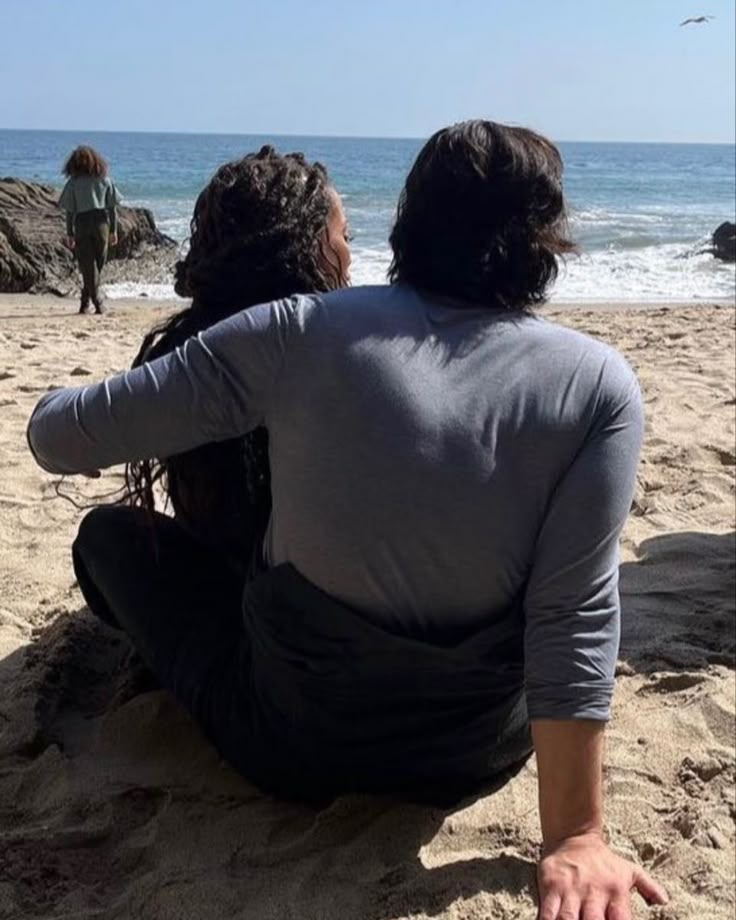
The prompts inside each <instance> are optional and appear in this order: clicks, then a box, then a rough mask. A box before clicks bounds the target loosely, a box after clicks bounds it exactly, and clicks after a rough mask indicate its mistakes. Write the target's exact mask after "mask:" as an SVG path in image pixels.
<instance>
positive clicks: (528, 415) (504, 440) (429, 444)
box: [28, 286, 643, 719]
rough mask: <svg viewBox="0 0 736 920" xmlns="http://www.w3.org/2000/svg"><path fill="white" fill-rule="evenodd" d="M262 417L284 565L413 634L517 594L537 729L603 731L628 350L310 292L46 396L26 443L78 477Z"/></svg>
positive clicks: (488, 619) (506, 321)
mask: <svg viewBox="0 0 736 920" xmlns="http://www.w3.org/2000/svg"><path fill="white" fill-rule="evenodd" d="M258 425H266V426H267V428H268V430H269V436H270V464H271V476H272V491H273V513H272V519H271V525H270V528H269V532H268V535H267V541H266V543H267V545H266V555H267V558H268V559H269V561H270V562H271V563H272V564H278V563H280V562H291V563H292V564H293V565H294V566H295V567H296V568H297V569H298V570H299V571H300V572H301V573H302V574H303V575H304V576H305V577H306V578H308V579H309V580H310V581H311V582H312V583H314V584H315V585H317V586H318V587H319V588H321V589H322V590H323V591H326V592H328V593H329V594H331V595H332V596H334V597H335V598H337V599H338V600H341V601H343V602H345V603H347V604H349V605H351V606H352V607H354V608H355V609H357V610H358V611H360V612H362V613H363V614H364V615H365V616H366V617H368V618H370V619H372V620H374V621H376V622H378V623H380V624H382V625H384V626H386V627H388V628H390V629H392V630H395V631H399V632H401V633H403V634H410V635H414V636H416V637H419V638H421V637H427V638H429V639H431V638H432V637H433V636H438V635H443V634H445V635H446V634H461V633H462V634H465V635H467V633H468V632H469V631H472V630H473V629H476V628H477V629H480V628H484V627H487V626H488V624H489V623H492V622H493V619H494V617H495V616H500V615H501V613H502V612H504V611H507V610H508V609H509V607H510V605H512V604H514V603H515V602H516V601H518V599H519V598H520V597H522V598H523V613H524V618H525V663H524V667H525V683H526V694H527V705H528V709H529V714H530V717H531V718H590V719H605V718H607V717H608V715H609V706H610V698H611V694H612V690H613V671H614V665H615V659H616V653H617V647H618V636H619V598H618V539H619V534H620V531H621V528H622V526H623V524H624V521H625V519H626V516H627V514H628V511H629V507H630V503H631V498H632V494H633V489H634V481H635V474H636V467H637V462H638V455H639V450H640V445H641V439H642V429H643V413H642V403H641V397H640V392H639V388H638V385H637V381H636V378H635V376H634V374H633V372H632V371H631V369H630V368H629V366H628V365H627V364H626V362H625V361H624V360H623V358H622V357H621V356H620V355H619V354H618V353H617V352H616V351H615V350H614V349H612V348H611V347H609V346H607V345H605V344H603V343H601V342H598V341H596V340H594V339H591V338H589V337H587V336H585V335H582V334H580V333H577V332H574V331H572V330H570V329H566V328H564V327H561V326H557V325H555V324H553V323H550V322H547V321H545V320H543V319H540V318H537V317H534V316H530V315H526V314H523V313H514V314H499V313H491V312H488V311H484V310H481V309H467V308H458V307H457V306H454V307H453V306H450V305H448V304H446V303H442V302H438V301H433V300H431V299H428V298H426V297H424V296H422V295H420V294H418V293H417V292H415V291H413V290H411V289H408V288H406V287H403V286H393V287H366V288H353V289H351V290H346V291H341V292H336V293H333V294H329V295H326V296H316V295H315V296H295V297H293V298H290V299H288V300H283V301H279V302H277V303H273V304H267V305H264V306H259V307H254V308H251V309H249V310H246V311H243V312H242V313H239V314H237V315H236V316H234V317H232V318H230V319H227V320H225V321H224V322H221V323H219V324H218V325H216V326H214V327H212V328H210V329H209V330H207V331H206V332H204V333H202V334H200V335H199V336H197V337H196V338H193V339H190V340H189V341H188V342H187V343H186V344H185V345H184V346H183V347H182V348H179V349H177V350H176V352H174V353H172V354H171V355H169V356H166V357H164V358H161V359H158V360H156V361H153V362H151V363H150V364H147V365H144V366H143V367H140V368H136V369H135V370H131V371H128V372H126V373H124V374H120V375H118V376H116V377H112V378H110V379H108V380H106V381H104V382H102V383H100V384H97V385H92V386H87V387H81V388H74V389H64V390H56V391H54V392H51V393H49V394H48V395H46V396H45V397H44V398H43V399H42V400H41V401H40V403H39V404H38V406H37V407H36V410H35V412H34V414H33V416H32V418H31V421H30V423H29V429H28V436H29V443H30V445H31V449H32V450H33V453H34V454H35V456H36V459H37V461H38V462H39V464H40V465H41V466H42V467H44V468H45V469H46V470H49V471H51V472H57V473H75V472H80V471H83V470H88V469H90V468H95V467H107V466H110V465H112V464H116V463H122V462H123V461H129V460H135V459H141V458H144V457H151V456H158V457H166V456H170V455H172V454H176V453H177V452H181V451H184V450H187V449H189V448H192V447H195V446H197V445H199V444H202V443H204V442H207V441H211V440H221V439H225V438H230V437H234V436H237V435H239V434H241V433H243V432H246V431H248V430H251V429H252V428H254V427H256V426H258Z"/></svg>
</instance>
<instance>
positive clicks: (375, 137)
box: [0, 126, 736, 147]
mask: <svg viewBox="0 0 736 920" xmlns="http://www.w3.org/2000/svg"><path fill="white" fill-rule="evenodd" d="M438 130H441V129H438ZM2 131H17V132H24V133H28V134H32V133H34V132H46V133H48V134H84V133H87V134H146V135H148V134H150V135H173V136H179V137H258V138H274V137H284V138H287V137H288V138H297V139H300V140H301V139H303V140H353V141H416V142H422V141H425V140H427V138H428V137H430V136H431V135H427V136H426V137H419V136H413V137H412V136H407V135H399V134H290V133H288V132H285V133H284V132H280V131H272V132H269V133H264V132H262V131H254V132H253V133H248V132H244V131H173V130H165V131H149V130H141V129H135V130H127V129H123V128H7V127H2V126H0V132H2ZM433 133H434V132H433ZM555 143H557V144H661V145H664V146H672V147H677V146H681V147H687V146H705V147H733V146H736V138H734V140H729V141H663V140H656V141H655V140H585V139H583V138H574V139H573V138H559V139H558V138H555Z"/></svg>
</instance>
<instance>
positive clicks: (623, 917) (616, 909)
mask: <svg viewBox="0 0 736 920" xmlns="http://www.w3.org/2000/svg"><path fill="white" fill-rule="evenodd" d="M606 920H631V901H630V899H629V898H628V897H626V898H614V899H613V900H612V901H611V903H610V904H609V905H608V910H607V911H606Z"/></svg>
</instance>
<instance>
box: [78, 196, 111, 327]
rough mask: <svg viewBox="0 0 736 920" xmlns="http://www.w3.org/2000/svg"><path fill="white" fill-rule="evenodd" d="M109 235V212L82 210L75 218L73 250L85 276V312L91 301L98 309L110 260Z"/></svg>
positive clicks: (83, 291) (82, 305) (83, 287)
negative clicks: (107, 264)
mask: <svg viewBox="0 0 736 920" xmlns="http://www.w3.org/2000/svg"><path fill="white" fill-rule="evenodd" d="M109 236H110V225H109V223H108V218H107V211H104V210H95V211H83V212H82V213H81V214H77V215H76V217H75V218H74V251H75V253H76V256H77V262H78V263H79V270H80V272H81V273H82V300H81V307H82V309H83V310H85V309H86V308H87V307H88V306H89V302H90V300H91V301H92V303H93V304H94V305H95V308H97V309H99V308H100V305H101V303H102V299H101V297H100V276H101V273H102V269H103V267H104V265H105V260H106V259H107V242H108V239H109Z"/></svg>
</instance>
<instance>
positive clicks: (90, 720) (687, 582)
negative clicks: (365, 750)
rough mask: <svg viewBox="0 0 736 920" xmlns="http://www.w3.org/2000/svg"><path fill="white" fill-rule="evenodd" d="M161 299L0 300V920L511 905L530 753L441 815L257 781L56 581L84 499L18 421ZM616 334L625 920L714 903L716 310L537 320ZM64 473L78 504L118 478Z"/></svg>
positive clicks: (121, 341)
mask: <svg viewBox="0 0 736 920" xmlns="http://www.w3.org/2000/svg"><path fill="white" fill-rule="evenodd" d="M165 309H166V308H165V307H160V306H153V305H151V304H146V303H145V302H141V303H139V304H137V305H136V304H135V303H127V304H123V303H116V304H113V306H112V309H111V310H110V313H109V315H107V316H105V317H104V318H103V319H101V320H100V319H99V318H96V317H94V316H87V317H80V316H77V315H75V312H74V311H75V307H74V304H73V303H71V302H66V303H65V302H59V301H51V300H48V299H43V298H28V297H23V296H16V297H4V298H2V299H0V424H1V426H2V427H1V428H0V431H1V433H2V438H1V440H0V468H1V469H2V481H1V482H0V509H1V511H2V516H1V517H0V547H1V550H0V552H1V554H2V555H1V562H0V917H2V918H11V917H12V918H21V917H44V918H58V917H66V918H83V917H84V918H87V917H104V918H146V920H157V918H161V920H176V918H192V920H193V918H196V920H227V918H235V917H237V918H254V920H270V918H273V920H276V918H278V920H284V918H294V920H296V918H300V920H338V918H340V920H393V918H409V917H411V918H415V920H418V918H429V917H431V918H453V920H460V918H463V920H476V918H503V920H512V918H530V920H532V918H533V917H534V916H535V908H534V901H533V883H534V860H535V855H536V853H537V851H538V850H537V848H538V843H539V828H538V823H537V816H536V806H535V797H536V783H535V767H534V763H533V761H532V762H530V763H529V764H528V765H527V766H526V767H525V768H524V769H523V770H522V771H521V773H520V774H519V775H518V776H516V777H515V778H514V779H513V780H512V781H511V782H509V783H508V784H507V785H506V786H505V787H504V788H503V789H502V790H500V791H499V792H497V793H496V794H494V795H491V796H487V797H485V798H481V799H479V800H478V801H475V802H471V803H468V804H467V806H466V807H464V808H461V809H457V810H455V811H454V812H444V811H440V810H432V809H427V808H419V807H414V806H407V805H402V804H397V803H392V802H390V801H387V800H379V799H371V798H367V797H357V796H356V797H346V798H342V799H339V800H337V801H336V802H335V803H334V804H333V805H332V806H331V807H330V808H327V809H326V810H323V811H321V812H314V811H311V810H309V809H307V808H300V807H295V806H293V805H286V804H283V803H279V802H276V801H273V800H271V799H269V798H267V797H265V796H263V795H261V794H260V793H259V792H258V791H257V790H256V789H255V788H253V787H252V786H251V785H250V784H249V783H248V782H246V781H245V780H243V779H241V778H240V777H238V776H237V775H236V774H235V773H234V772H233V771H231V770H230V769H229V768H228V767H227V766H225V765H223V764H222V763H220V762H218V759H217V757H216V755H215V754H214V752H213V751H212V749H211V748H210V747H209V746H208V744H207V743H206V742H205V741H204V740H203V739H202V738H201V737H200V735H199V733H198V731H197V729H196V727H194V726H193V725H192V724H191V723H190V721H189V720H188V718H187V717H186V715H185V714H184V713H183V712H182V711H181V710H180V709H179V708H178V707H177V705H176V704H175V703H174V702H173V700H172V699H171V698H169V697H168V696H167V695H166V694H165V693H162V692H155V691H154V692H148V693H143V694H139V695H136V696H133V697H132V698H131V696H130V688H127V690H126V686H125V685H126V680H127V679H128V678H127V676H126V669H125V664H124V658H125V653H126V646H125V642H124V640H121V639H120V638H119V637H118V636H116V635H114V634H113V633H112V632H111V631H108V630H107V629H105V628H104V627H102V626H101V625H98V624H97V623H95V622H94V621H93V620H92V618H91V616H90V615H89V613H88V612H87V611H86V610H85V608H84V604H83V602H82V599H81V597H80V595H79V591H78V590H77V588H76V586H75V584H74V581H73V576H72V571H71V567H70V562H69V544H70V541H71V539H72V535H73V533H74V530H75V527H76V526H77V524H78V522H79V518H80V513H79V512H78V511H77V510H75V508H74V507H73V505H72V504H70V503H68V502H66V501H64V500H61V499H59V498H57V497H56V493H55V487H54V479H53V477H50V476H48V475H46V474H44V473H43V472H41V470H39V469H38V468H36V467H35V466H34V464H33V462H32V460H31V457H30V455H29V454H28V452H27V449H26V445H25V438H24V430H25V424H26V421H27V418H28V416H29V414H30V411H31V409H32V407H33V405H34V403H35V401H36V399H37V398H38V397H39V396H40V395H41V394H42V393H44V392H45V391H46V390H47V389H48V388H49V387H50V386H54V385H59V384H81V383H84V382H85V381H88V380H93V379H95V378H97V377H99V376H101V375H103V374H109V373H110V372H113V371H117V370H119V369H122V368H124V367H125V366H126V365H128V364H129V362H130V359H131V357H132V355H133V353H134V351H135V349H136V347H137V345H138V343H139V341H140V338H141V335H142V333H143V332H144V330H146V329H147V328H148V327H149V326H150V325H151V323H152V322H153V321H154V320H155V318H156V317H160V316H161V315H162V314H163V312H164V311H165ZM549 315H551V316H552V317H554V318H555V319H556V320H558V321H560V322H563V323H565V324H569V325H571V326H574V327H576V328H578V329H582V330H584V331H587V332H589V333H591V334H593V335H595V336H599V337H600V338H603V339H606V340H607V341H609V342H612V343H613V344H614V345H616V346H617V347H618V348H620V349H621V350H622V351H623V352H624V354H626V356H627V357H628V358H629V360H630V361H631V362H632V363H633V365H634V366H635V368H636V369H637V371H638V372H639V374H640V378H641V381H642V385H643V389H644V392H645V396H646V403H647V410H648V435H647V442H646V447H645V452H644V460H643V463H642V466H641V470H640V475H639V485H638V489H637V496H636V501H635V504H634V508H633V514H632V516H631V518H630V521H629V523H628V525H627V528H626V532H625V536H624V541H623V564H622V568H621V586H622V596H623V608H624V640H623V647H622V652H621V663H620V666H619V672H620V680H619V682H618V689H617V693H616V702H615V717H614V719H613V722H612V724H611V727H610V731H609V743H608V752H607V760H606V786H607V801H608V806H607V821H608V829H609V833H610V837H611V840H612V842H613V844H614V846H615V847H616V848H617V849H618V850H619V851H620V852H621V853H623V854H626V855H627V856H630V857H632V858H634V859H638V860H640V861H641V862H642V863H643V864H644V865H645V866H647V867H648V868H649V869H650V870H651V871H652V872H653V873H654V874H655V875H656V876H657V878H659V879H660V880H661V881H662V882H664V883H665V884H666V885H667V887H668V888H669V890H670V892H671V895H672V903H671V904H670V905H669V906H668V907H667V908H665V909H663V910H660V911H652V912H648V911H647V909H646V908H644V907H643V906H640V907H638V908H637V914H636V916H637V917H644V916H648V915H652V916H656V917H659V918H668V920H675V918H698V920H721V918H722V920H726V918H728V920H732V918H733V916H734V708H735V707H734V693H735V691H734V644H735V639H736V637H735V634H734V628H735V624H734V437H735V435H734V421H735V418H734V417H735V413H736V409H735V401H734V396H735V393H734V310H733V308H732V307H724V306H720V307H718V306H708V305H698V306H696V307H692V308H685V307H680V306H677V307H672V308H669V309H667V308H649V309H646V310H633V309H631V308H627V309H617V310H600V309H596V310H595V311H593V310H583V309H580V308H578V309H559V308H556V309H554V310H550V311H549ZM119 484H120V474H119V471H111V472H107V473H106V474H105V475H104V476H103V478H102V479H101V480H99V481H97V482H89V481H77V480H67V481H66V482H65V483H64V485H63V488H64V489H66V490H67V491H69V492H73V493H74V494H77V495H80V494H83V495H85V496H87V497H91V496H94V495H99V494H100V493H105V492H109V491H111V490H114V489H115V488H116V487H117V486H118V485H119Z"/></svg>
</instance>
